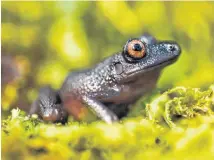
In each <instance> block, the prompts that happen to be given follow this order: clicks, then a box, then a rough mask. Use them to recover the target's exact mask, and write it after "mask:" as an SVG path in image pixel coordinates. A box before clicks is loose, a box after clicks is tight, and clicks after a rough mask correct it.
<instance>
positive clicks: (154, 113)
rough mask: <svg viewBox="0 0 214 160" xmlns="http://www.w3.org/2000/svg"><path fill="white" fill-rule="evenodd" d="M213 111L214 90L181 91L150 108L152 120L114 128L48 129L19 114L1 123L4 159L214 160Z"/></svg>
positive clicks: (75, 126)
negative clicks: (213, 158) (213, 159)
mask: <svg viewBox="0 0 214 160" xmlns="http://www.w3.org/2000/svg"><path fill="white" fill-rule="evenodd" d="M213 106H214V95H213V87H211V88H210V89H209V90H207V91H204V92H201V91H199V90H197V89H191V88H183V87H177V88H174V89H172V90H169V91H167V92H165V93H163V94H162V95H160V96H159V97H157V98H155V99H154V100H153V101H152V102H151V103H150V104H148V105H147V108H146V110H147V116H148V117H143V116H139V117H135V118H131V117H128V118H126V119H124V120H123V121H121V122H120V123H114V124H113V125H108V124H105V123H104V122H93V123H90V124H87V123H80V122H70V123H68V124H66V125H61V124H44V123H43V122H41V121H40V120H38V118H37V117H36V116H32V117H28V116H26V115H25V113H24V112H22V111H20V110H19V109H16V110H12V114H11V116H10V117H8V119H7V120H4V121H3V123H2V156H3V159H78V160H79V159H81V160H88V159H93V160H96V159H97V160H102V159H103V160H109V159H115V160H120V159H121V160H123V159H127V160H130V159H134V160H138V159H139V160H141V159H155V158H156V159H195V158H197V159H212V157H213V156H214V141H213V139H214V136H213V135H214V116H213V110H212V109H213ZM178 117H179V118H178ZM154 122H155V123H154ZM157 122H158V123H157ZM169 122H170V123H169ZM167 124H168V125H167ZM172 124H173V125H172ZM169 126H170V127H172V128H170V127H169ZM178 127H179V128H180V129H177V128H178Z"/></svg>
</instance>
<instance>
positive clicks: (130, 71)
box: [31, 34, 181, 123]
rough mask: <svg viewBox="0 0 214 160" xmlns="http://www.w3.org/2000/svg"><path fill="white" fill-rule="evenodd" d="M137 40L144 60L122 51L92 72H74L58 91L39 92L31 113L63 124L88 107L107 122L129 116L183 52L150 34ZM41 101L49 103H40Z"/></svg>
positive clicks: (101, 63) (47, 89)
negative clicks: (142, 44)
mask: <svg viewBox="0 0 214 160" xmlns="http://www.w3.org/2000/svg"><path fill="white" fill-rule="evenodd" d="M137 40H140V41H142V42H143V43H144V45H145V51H146V55H145V56H144V57H143V58H141V59H133V58H130V57H127V56H126V54H125V50H123V51H121V52H119V53H117V54H115V55H113V56H111V57H109V58H107V59H105V60H104V61H103V62H100V63H99V64H97V65H96V66H95V67H93V68H91V69H87V70H83V71H77V72H72V73H70V74H69V75H68V77H67V78H66V79H65V81H64V83H63V85H62V87H61V88H60V89H59V91H58V92H55V91H53V90H52V89H51V88H46V89H44V90H45V91H46V93H45V91H42V92H41V93H40V96H39V97H38V99H37V100H36V101H35V102H34V105H33V107H32V109H31V114H32V113H38V114H39V115H40V116H41V117H42V118H43V119H44V120H48V121H52V122H56V121H64V120H65V119H67V115H68V114H72V115H75V113H78V112H80V108H81V107H82V106H87V107H89V108H90V109H92V111H93V112H94V113H95V114H96V115H97V116H98V117H99V118H101V119H102V120H104V121H105V122H107V123H112V122H114V121H117V120H118V119H120V118H122V117H124V116H126V115H127V113H128V111H129V106H130V105H131V104H132V103H134V102H135V101H137V100H138V99H139V98H140V97H141V96H143V95H144V94H146V93H148V92H150V91H151V90H152V89H153V88H154V87H155V86H156V83H157V80H158V78H159V75H160V72H161V70H162V69H163V68H164V67H165V66H167V65H169V64H172V63H173V62H175V60H176V59H177V58H178V56H179V55H180V53H181V50H180V47H179V46H178V44H177V43H175V42H170V41H157V40H156V39H155V38H154V37H152V36H150V35H148V34H146V35H143V36H141V37H140V38H138V39H137ZM127 43H128V42H127ZM126 45H127V44H126ZM126 45H125V46H124V48H125V47H126ZM56 97H58V98H56ZM41 99H43V101H46V103H41ZM56 99H58V102H57V103H58V106H57V105H56V104H57V103H56ZM35 103H36V104H35ZM47 104H48V105H47ZM35 108H36V109H35ZM56 108H57V109H56ZM47 110H48V111H47ZM56 110H57V112H56ZM45 113H48V114H45ZM56 113H57V114H56ZM67 113H68V114H67ZM44 115H46V116H44ZM53 115H54V116H53ZM56 115H57V116H56ZM47 117H49V118H47ZM77 119H78V117H77Z"/></svg>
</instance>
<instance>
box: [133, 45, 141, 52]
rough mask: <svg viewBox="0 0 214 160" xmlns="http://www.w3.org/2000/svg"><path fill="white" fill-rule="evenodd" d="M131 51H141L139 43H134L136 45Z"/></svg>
mask: <svg viewBox="0 0 214 160" xmlns="http://www.w3.org/2000/svg"><path fill="white" fill-rule="evenodd" d="M133 50H134V51H141V50H142V47H141V45H140V44H139V43H136V44H134V46H133Z"/></svg>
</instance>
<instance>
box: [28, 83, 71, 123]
mask: <svg viewBox="0 0 214 160" xmlns="http://www.w3.org/2000/svg"><path fill="white" fill-rule="evenodd" d="M29 114H38V115H39V117H40V118H41V119H42V120H44V121H50V122H61V123H66V122H67V119H68V114H67V112H66V111H65V110H64V109H63V106H62V102H61V99H60V97H59V94H58V93H57V91H55V90H54V89H52V88H51V87H50V86H46V87H43V88H42V89H40V92H39V96H38V98H37V99H36V100H35V101H34V102H33V104H32V106H31V109H30V112H29Z"/></svg>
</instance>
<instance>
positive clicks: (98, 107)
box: [83, 97, 118, 124]
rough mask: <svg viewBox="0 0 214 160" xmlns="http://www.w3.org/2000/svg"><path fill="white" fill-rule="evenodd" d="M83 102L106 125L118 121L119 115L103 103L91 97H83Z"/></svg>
mask: <svg viewBox="0 0 214 160" xmlns="http://www.w3.org/2000/svg"><path fill="white" fill-rule="evenodd" d="M83 101H84V103H86V104H87V105H88V107H89V108H90V109H91V110H92V111H93V112H94V113H95V114H96V115H97V116H98V117H99V118H101V119H102V120H103V121H105V122H106V123H108V124H112V123H113V122H117V121H118V117H117V115H116V114H115V113H114V112H112V111H111V110H110V109H109V108H107V107H106V106H105V105H104V104H102V103H101V102H99V101H97V100H95V99H93V98H90V97H83Z"/></svg>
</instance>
